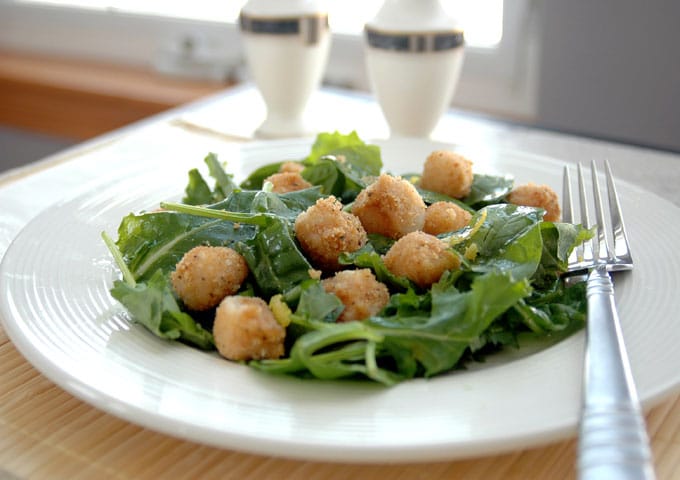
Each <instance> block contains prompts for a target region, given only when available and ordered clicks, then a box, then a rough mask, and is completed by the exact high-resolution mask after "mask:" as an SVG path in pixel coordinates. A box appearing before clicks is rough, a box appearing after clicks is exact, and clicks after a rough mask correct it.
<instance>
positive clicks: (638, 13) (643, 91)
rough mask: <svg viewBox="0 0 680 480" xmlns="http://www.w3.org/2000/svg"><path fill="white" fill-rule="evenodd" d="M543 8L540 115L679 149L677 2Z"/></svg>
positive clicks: (571, 127)
mask: <svg viewBox="0 0 680 480" xmlns="http://www.w3.org/2000/svg"><path fill="white" fill-rule="evenodd" d="M510 1H511V0H510ZM541 11H542V24H541V39H542V40H541V62H540V86H539V93H538V109H537V110H538V111H537V121H538V123H539V124H541V125H544V126H548V127H551V128H556V129H559V130H565V131H569V132H574V133H583V134H587V135H592V136H597V137H604V138H607V139H613V140H622V141H627V142H631V143H636V144H641V145H647V146H653V147H659V148H665V149H672V150H677V151H680V2H678V1H676V0H650V1H644V2H642V1H639V0H598V1H585V0H575V1H565V0H544V1H543V3H542V4H541Z"/></svg>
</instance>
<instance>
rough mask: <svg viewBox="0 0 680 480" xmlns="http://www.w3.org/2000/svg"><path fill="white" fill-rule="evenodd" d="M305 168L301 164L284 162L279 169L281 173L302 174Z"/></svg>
mask: <svg viewBox="0 0 680 480" xmlns="http://www.w3.org/2000/svg"><path fill="white" fill-rule="evenodd" d="M304 169H305V166H304V165H303V164H301V163H299V162H283V163H282V164H281V166H280V167H279V172H282V173H283V172H293V173H302V171H303V170H304Z"/></svg>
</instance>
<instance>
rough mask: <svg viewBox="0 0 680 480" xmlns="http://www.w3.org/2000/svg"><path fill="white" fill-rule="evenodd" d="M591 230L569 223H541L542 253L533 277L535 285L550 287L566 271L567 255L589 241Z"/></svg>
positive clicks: (592, 232) (591, 235) (592, 233)
mask: <svg viewBox="0 0 680 480" xmlns="http://www.w3.org/2000/svg"><path fill="white" fill-rule="evenodd" d="M593 235H594V231H593V230H588V229H586V228H583V226H581V225H572V224H570V223H553V222H542V223H541V236H542V238H543V252H542V255H541V262H540V264H539V266H538V269H537V271H536V275H535V283H536V284H537V285H541V286H543V285H550V284H552V283H553V282H554V281H555V279H556V278H557V277H559V275H561V274H562V273H564V272H565V271H566V270H567V262H568V260H569V255H570V254H571V252H572V251H573V250H574V248H576V247H577V246H578V245H580V244H581V243H583V242H584V241H586V240H589V239H590V238H592V237H593Z"/></svg>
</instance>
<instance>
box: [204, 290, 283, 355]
mask: <svg viewBox="0 0 680 480" xmlns="http://www.w3.org/2000/svg"><path fill="white" fill-rule="evenodd" d="M213 337H214V338H215V346H216V347H217V351H218V352H220V355H222V356H223V357H225V358H228V359H229V360H262V359H265V358H270V359H274V358H280V357H281V356H283V353H284V347H283V341H284V339H285V337H286V330H285V329H284V328H283V327H282V326H281V325H280V324H279V323H278V322H277V321H276V319H275V318H274V314H273V313H272V311H271V310H270V309H269V306H268V305H267V303H266V302H265V301H264V300H262V299H261V298H257V297H241V296H238V295H234V296H229V297H226V298H225V299H224V300H222V302H220V305H219V307H217V310H216V311H215V323H214V324H213Z"/></svg>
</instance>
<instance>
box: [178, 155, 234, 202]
mask: <svg viewBox="0 0 680 480" xmlns="http://www.w3.org/2000/svg"><path fill="white" fill-rule="evenodd" d="M204 161H205V163H206V165H208V172H209V174H210V176H211V177H213V178H214V179H215V187H214V188H213V189H210V187H209V186H208V183H207V182H206V181H205V179H204V178H203V176H202V175H201V173H200V172H199V171H198V169H196V168H194V169H191V170H189V183H188V184H187V186H186V188H185V189H184V192H185V196H184V198H183V199H182V202H183V203H186V204H187V205H207V204H210V203H215V202H219V201H220V200H223V199H225V198H226V197H228V196H229V195H230V194H231V192H233V191H234V189H235V188H237V186H236V184H235V183H234V180H233V178H234V176H233V175H231V174H229V173H227V172H226V171H225V170H224V167H223V166H222V164H221V163H220V161H219V160H218V158H217V155H215V154H214V153H209V154H208V155H207V156H206V157H205V159H204Z"/></svg>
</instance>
